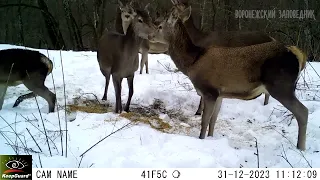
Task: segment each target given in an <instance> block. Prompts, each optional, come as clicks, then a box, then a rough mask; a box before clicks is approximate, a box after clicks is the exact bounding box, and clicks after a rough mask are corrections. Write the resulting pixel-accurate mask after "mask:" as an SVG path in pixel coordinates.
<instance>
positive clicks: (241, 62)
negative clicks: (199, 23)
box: [148, 6, 308, 150]
mask: <svg viewBox="0 0 320 180" xmlns="http://www.w3.org/2000/svg"><path fill="white" fill-rule="evenodd" d="M183 13H186V15H187V16H186V17H187V18H188V17H190V15H191V6H189V7H188V8H187V9H186V10H185V11H184V12H183ZM183 21H186V18H184V19H182V20H181V19H180V18H179V13H178V10H177V8H176V7H174V6H173V7H172V8H171V9H170V11H169V13H168V15H166V17H165V18H164V21H163V22H162V23H160V25H159V26H158V27H157V28H156V30H155V31H154V32H153V33H151V34H149V36H148V38H149V40H150V41H153V42H163V43H167V44H169V49H168V54H169V55H170V57H171V59H172V60H173V62H174V63H175V65H176V66H177V68H178V69H180V70H181V72H182V73H183V74H184V75H186V76H187V77H188V78H189V79H190V81H191V83H192V84H193V86H194V88H195V90H196V91H197V93H198V94H200V95H201V97H202V99H203V101H204V109H203V114H202V116H201V129H200V135H199V139H204V138H205V136H206V132H207V128H208V126H209V131H208V136H213V131H214V126H215V123H216V120H217V116H218V113H219V111H220V107H221V102H222V99H223V98H229V99H240V100H251V99H255V98H257V97H258V96H260V95H261V94H262V93H267V94H270V95H271V96H272V97H273V98H275V99H276V100H278V101H279V102H280V103H281V104H282V105H283V106H284V107H286V108H287V109H288V110H289V111H291V112H292V113H293V114H294V116H295V117H296V120H297V122H298V138H297V139H298V140H297V148H298V149H300V150H305V147H306V145H305V144H306V131H307V123H308V108H307V107H305V106H304V105H303V104H302V103H301V102H300V101H299V100H298V99H297V97H296V95H295V89H296V83H297V81H298V78H299V75H300V73H301V71H302V70H303V69H304V68H305V66H306V60H307V56H306V54H305V53H304V52H302V51H301V50H300V49H299V48H298V47H296V46H287V45H284V44H283V43H281V42H278V41H270V42H266V43H261V44H254V45H249V46H242V47H220V46H214V45H212V46H209V47H200V46H198V45H196V44H194V43H193V42H192V39H191V37H190V36H189V34H188V32H187V30H186V28H185V26H184V24H183ZM226 60H227V61H226ZM226 62H227V63H226Z"/></svg>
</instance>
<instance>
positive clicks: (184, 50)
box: [169, 21, 205, 74]
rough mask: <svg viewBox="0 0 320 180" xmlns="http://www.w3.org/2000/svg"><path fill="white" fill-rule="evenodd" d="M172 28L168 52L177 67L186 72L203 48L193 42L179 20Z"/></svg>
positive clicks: (202, 51)
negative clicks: (173, 30) (173, 29)
mask: <svg viewBox="0 0 320 180" xmlns="http://www.w3.org/2000/svg"><path fill="white" fill-rule="evenodd" d="M174 28H175V32H174V34H173V35H172V36H170V37H169V54H170V56H171V58H172V60H173V61H174V63H175V64H176V66H177V68H178V69H179V70H180V71H182V72H183V73H184V74H186V72H187V70H188V68H189V67H191V66H192V65H193V64H194V63H195V62H196V61H197V60H198V59H199V57H200V56H201V55H202V54H203V53H204V51H205V49H204V48H201V47H198V46H196V45H194V44H193V42H192V40H191V39H190V37H189V35H188V32H187V30H186V28H185V27H184V26H183V23H182V22H181V21H178V22H177V23H176V27H174Z"/></svg>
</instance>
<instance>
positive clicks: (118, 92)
mask: <svg viewBox="0 0 320 180" xmlns="http://www.w3.org/2000/svg"><path fill="white" fill-rule="evenodd" d="M112 80H113V86H114V92H115V94H116V107H115V113H121V112H122V104H121V82H122V78H120V77H117V76H113V75H112Z"/></svg>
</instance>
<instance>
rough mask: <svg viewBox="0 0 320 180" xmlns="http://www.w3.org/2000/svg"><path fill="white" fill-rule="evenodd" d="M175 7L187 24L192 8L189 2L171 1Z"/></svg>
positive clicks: (181, 0) (183, 0)
mask: <svg viewBox="0 0 320 180" xmlns="http://www.w3.org/2000/svg"><path fill="white" fill-rule="evenodd" d="M171 2H172V4H173V6H174V7H175V9H176V11H177V14H178V17H179V18H180V19H181V21H182V22H186V21H187V20H188V19H189V18H190V16H191V6H189V5H188V1H187V0H171Z"/></svg>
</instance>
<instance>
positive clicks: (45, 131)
mask: <svg viewBox="0 0 320 180" xmlns="http://www.w3.org/2000/svg"><path fill="white" fill-rule="evenodd" d="M26 73H27V75H28V78H29V79H30V76H29V73H28V71H26ZM34 99H35V100H36V104H37V107H38V111H39V115H40V119H41V122H42V127H43V130H44V133H45V136H46V141H47V144H48V149H49V153H50V156H51V157H52V153H51V148H50V144H49V140H48V135H47V130H46V127H45V125H44V121H43V117H42V113H41V111H40V107H39V103H38V100H37V97H36V95H35V94H34Z"/></svg>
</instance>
